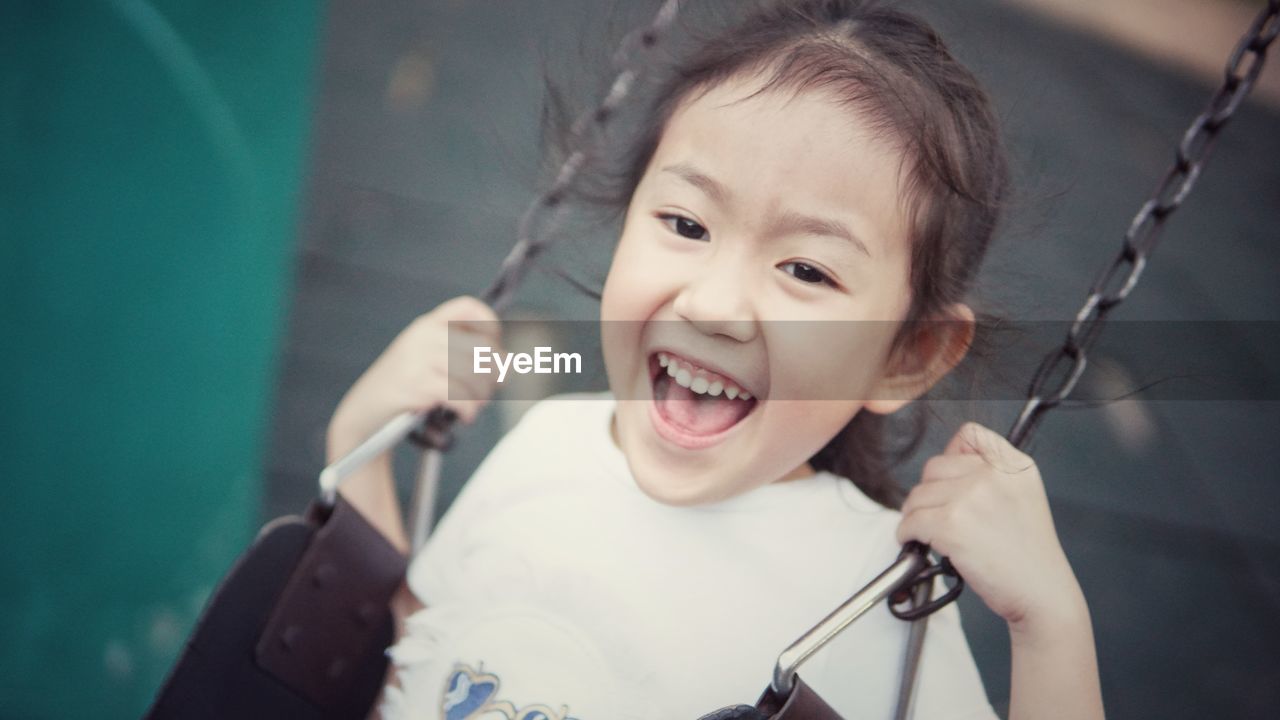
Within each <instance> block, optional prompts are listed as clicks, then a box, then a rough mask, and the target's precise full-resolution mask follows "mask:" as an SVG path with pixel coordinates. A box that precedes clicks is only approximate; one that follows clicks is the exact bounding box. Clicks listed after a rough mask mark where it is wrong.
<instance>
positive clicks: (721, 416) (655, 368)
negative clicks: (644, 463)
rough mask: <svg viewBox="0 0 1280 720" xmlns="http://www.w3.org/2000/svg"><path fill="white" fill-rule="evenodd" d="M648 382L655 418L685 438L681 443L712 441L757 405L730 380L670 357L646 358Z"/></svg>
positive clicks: (666, 354) (667, 355) (681, 359)
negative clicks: (651, 391)
mask: <svg viewBox="0 0 1280 720" xmlns="http://www.w3.org/2000/svg"><path fill="white" fill-rule="evenodd" d="M649 378H650V381H651V382H652V384H653V401H654V407H655V409H656V411H657V414H658V416H659V418H660V419H661V420H662V421H663V422H665V423H667V424H668V425H669V426H671V429H672V430H674V431H676V433H678V434H680V435H683V436H687V437H685V438H680V439H681V440H693V439H695V438H696V439H706V440H713V439H715V437H716V436H718V435H720V434H722V433H724V432H726V431H728V430H729V429H730V428H732V427H733V426H735V425H737V424H738V423H740V422H742V420H743V418H745V417H747V416H748V415H750V414H751V411H752V410H754V409H755V408H756V405H757V404H758V400H757V399H756V398H755V397H752V395H751V394H750V393H749V392H746V391H744V390H743V389H742V388H741V387H740V386H739V385H738V384H737V383H736V382H734V381H733V380H732V379H730V378H726V377H723V376H721V375H718V374H716V373H714V372H710V371H707V370H705V369H703V368H700V367H698V366H697V365H696V364H694V363H692V362H690V361H688V360H685V359H684V358H680V357H677V356H675V355H672V354H670V353H665V352H660V353H654V354H653V355H651V356H649ZM681 444H685V445H689V444H690V443H688V442H682V443H681Z"/></svg>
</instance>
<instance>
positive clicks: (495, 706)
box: [440, 663, 575, 720]
mask: <svg viewBox="0 0 1280 720" xmlns="http://www.w3.org/2000/svg"><path fill="white" fill-rule="evenodd" d="M501 685H502V681H501V680H500V679H499V678H498V676H497V675H494V674H493V673H486V672H485V671H484V664H483V663H481V665H480V669H479V670H475V669H472V668H471V667H469V666H467V665H463V664H461V663H459V664H458V665H455V666H454V668H453V672H451V673H449V677H448V679H447V680H445V684H444V694H443V696H442V697H441V698H440V714H441V715H443V716H444V719H445V720H473V719H474V720H479V718H481V717H482V716H483V715H487V714H489V713H498V716H499V717H503V718H506V720H575V718H571V717H569V708H568V706H561V708H560V712H556V711H555V710H552V709H551V708H550V707H548V706H546V705H542V704H537V705H526V706H525V707H522V708H519V709H517V708H516V706H515V705H514V704H512V703H510V702H507V701H506V700H496V699H495V696H496V695H497V694H498V688H499V687H500V686H501ZM490 717H493V716H490Z"/></svg>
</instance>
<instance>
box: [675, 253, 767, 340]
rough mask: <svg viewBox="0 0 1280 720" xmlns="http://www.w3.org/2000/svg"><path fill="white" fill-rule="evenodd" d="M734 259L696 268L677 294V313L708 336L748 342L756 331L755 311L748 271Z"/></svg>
mask: <svg viewBox="0 0 1280 720" xmlns="http://www.w3.org/2000/svg"><path fill="white" fill-rule="evenodd" d="M734 265H735V264H734V263H732V262H721V263H715V264H712V266H711V267H708V268H702V269H700V270H698V271H695V273H694V275H693V276H692V277H691V278H690V279H689V280H688V282H686V283H685V284H684V287H683V288H681V289H680V291H679V293H678V294H677V295H676V299H675V302H674V303H673V305H672V307H673V309H674V310H675V312H676V314H677V315H679V316H680V317H681V318H683V319H684V320H687V321H689V322H690V323H693V325H694V327H696V328H698V330H699V331H701V332H703V333H705V334H707V335H724V336H726V337H730V338H732V339H734V340H737V341H738V342H748V341H750V340H751V339H752V338H753V337H755V334H756V332H757V328H756V313H755V309H754V305H753V304H752V301H751V294H750V288H749V287H748V284H749V283H748V282H747V278H746V276H745V272H744V270H743V269H742V268H741V267H734Z"/></svg>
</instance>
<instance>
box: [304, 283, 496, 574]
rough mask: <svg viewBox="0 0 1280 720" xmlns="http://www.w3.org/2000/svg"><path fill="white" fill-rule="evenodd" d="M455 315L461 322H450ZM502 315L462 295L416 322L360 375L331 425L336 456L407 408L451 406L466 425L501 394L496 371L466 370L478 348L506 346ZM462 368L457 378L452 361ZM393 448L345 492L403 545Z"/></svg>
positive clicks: (360, 473)
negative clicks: (393, 475)
mask: <svg viewBox="0 0 1280 720" xmlns="http://www.w3.org/2000/svg"><path fill="white" fill-rule="evenodd" d="M451 321H452V323H453V326H452V328H451V327H450V322H451ZM500 343H501V333H500V325H499V321H498V316H497V315H496V314H495V313H494V312H493V310H492V309H491V308H490V307H489V306H488V305H486V304H484V303H483V302H481V301H480V300H477V299H476V298H473V297H468V296H463V297H457V298H454V299H452V300H449V301H447V302H445V303H442V304H441V305H439V306H438V307H436V308H435V309H434V310H432V311H431V312H429V313H427V314H425V315H421V316H419V317H418V318H416V319H415V320H414V321H413V322H411V323H410V324H409V326H408V327H406V328H405V329H404V330H403V331H402V332H401V333H400V334H399V335H398V336H396V338H395V340H393V341H392V342H391V344H390V345H389V346H388V347H387V349H386V350H385V351H383V353H382V355H381V356H379V357H378V359H377V360H376V361H374V363H373V365H371V366H370V367H369V369H368V370H366V371H365V373H364V374H363V375H361V376H360V379H358V380H357V381H356V383H355V385H353V386H352V387H351V389H350V390H348V391H347V394H346V395H345V396H344V397H343V398H342V401H341V402H340V403H339V404H338V408H337V410H336V411H334V414H333V418H332V419H331V420H330V421H329V428H328V436H327V437H328V443H327V444H328V451H327V454H328V461H329V462H334V461H335V460H337V459H338V458H340V457H342V456H343V455H345V454H347V453H348V452H350V451H351V450H352V449H354V448H355V447H356V446H357V445H359V444H360V443H361V442H363V441H364V440H365V439H366V438H368V437H369V436H370V435H372V434H373V433H374V432H375V431H377V430H378V429H379V428H381V427H382V426H383V425H384V424H386V423H387V422H388V421H389V420H391V419H392V418H394V417H395V416H397V415H399V414H400V413H402V412H405V411H422V410H426V409H429V408H431V407H433V406H436V405H445V406H447V407H449V408H450V409H452V410H453V411H454V412H456V413H457V414H458V417H459V419H461V420H462V422H464V423H470V422H472V421H474V420H475V417H476V414H477V413H479V412H480V409H481V408H482V407H484V405H485V404H486V403H487V402H488V401H489V398H490V397H491V396H492V395H493V391H494V385H495V381H494V380H492V379H491V378H495V377H496V376H495V375H482V374H476V373H471V372H465V371H462V372H458V371H456V368H470V367H471V363H472V357H473V352H474V350H473V349H474V348H475V347H477V346H488V347H491V348H493V349H494V351H495V352H496V351H500V349H501V346H500ZM451 365H452V366H453V367H455V372H454V373H453V375H452V377H451V376H450V374H449V368H450V366H451ZM390 455H391V454H390V453H386V454H384V455H383V456H382V457H380V458H378V459H377V460H376V461H374V462H371V463H370V464H369V466H368V467H366V468H362V469H360V470H357V471H356V472H355V473H353V474H352V475H351V476H350V477H349V478H348V479H347V480H346V481H344V482H343V484H342V487H341V489H340V492H341V493H342V495H343V496H344V497H345V498H346V499H347V500H348V502H350V503H351V504H352V505H355V506H356V508H357V509H359V510H360V512H361V513H362V514H364V515H365V517H367V518H368V519H369V520H370V521H371V522H373V523H374V524H375V525H377V526H378V529H379V530H381V531H382V532H383V533H384V534H385V535H386V536H387V538H388V539H389V540H391V541H392V542H393V543H395V544H397V545H398V546H399V547H401V548H402V549H407V548H408V540H407V539H406V536H405V533H404V526H403V523H402V520H401V518H400V509H399V505H398V503H397V502H396V497H395V488H394V485H393V483H392V480H391V457H390Z"/></svg>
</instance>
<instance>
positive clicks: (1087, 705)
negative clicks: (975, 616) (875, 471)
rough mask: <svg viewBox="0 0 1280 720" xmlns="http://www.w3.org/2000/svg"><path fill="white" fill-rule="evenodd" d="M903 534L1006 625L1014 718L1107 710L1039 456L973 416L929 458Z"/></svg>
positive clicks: (905, 514) (906, 511)
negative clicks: (938, 557)
mask: <svg viewBox="0 0 1280 720" xmlns="http://www.w3.org/2000/svg"><path fill="white" fill-rule="evenodd" d="M898 540H899V541H900V542H906V541H907V540H919V541H921V542H925V543H928V544H929V545H931V546H932V547H933V548H934V549H935V550H936V551H938V552H939V553H942V554H944V555H947V556H948V557H949V558H950V559H951V562H952V564H954V565H955V567H956V570H958V571H959V572H960V574H961V575H962V576H963V577H964V579H965V583H966V584H967V585H968V586H969V587H971V588H972V589H973V591H974V592H975V593H977V594H978V595H979V596H981V597H982V599H983V601H984V602H986V604H987V607H989V608H991V610H992V611H993V612H995V613H996V614H997V615H999V616H1000V617H1002V618H1004V619H1005V621H1006V622H1007V623H1008V625H1009V638H1010V643H1011V654H1012V661H1013V669H1012V676H1011V678H1010V696H1011V697H1010V705H1009V717H1010V718H1011V719H1012V720H1025V719H1026V718H1062V719H1064V720H1065V719H1067V718H1071V719H1073V720H1074V719H1076V718H1079V719H1081V720H1084V719H1089V720H1094V719H1097V718H1102V717H1103V708H1102V691H1101V685H1100V682H1099V679H1098V660H1097V655H1096V652H1095V650H1094V641H1093V626H1092V623H1091V622H1090V620H1089V608H1088V605H1087V604H1086V603H1085V599H1084V593H1083V592H1082V591H1081V590H1080V584H1079V583H1078V582H1077V580H1076V577H1075V573H1073V572H1072V571H1071V565H1070V564H1069V563H1068V562H1067V557H1066V554H1065V553H1063V551H1062V546H1061V544H1060V543H1059V542H1058V535H1057V533H1056V531H1055V530H1054V527H1053V518H1052V516H1051V515H1050V513H1049V501H1048V498H1047V497H1046V496H1045V492H1044V483H1043V482H1042V481H1041V479H1040V472H1039V470H1038V469H1037V468H1036V464H1035V461H1033V460H1032V459H1031V458H1030V457H1029V456H1027V455H1026V454H1024V453H1022V452H1021V451H1019V450H1018V449H1017V448H1015V447H1013V446H1012V445H1011V444H1009V442H1008V441H1007V440H1005V439H1004V438H1003V437H1001V436H1000V435H999V434H997V433H995V432H993V431H992V430H989V429H987V428H985V427H983V426H981V425H979V424H977V423H966V424H965V425H964V426H963V427H961V428H960V430H959V432H957V433H956V435H955V436H954V437H953V438H952V439H951V441H950V442H949V443H948V444H947V447H946V449H945V450H943V453H942V454H941V455H937V456H935V457H933V458H930V459H929V461H928V462H926V463H925V465H924V470H923V472H922V473H921V479H920V484H919V485H917V486H916V487H915V488H914V489H912V491H911V493H910V494H909V495H908V497H907V500H906V502H905V503H904V504H903V506H902V522H901V523H900V524H899V526H898Z"/></svg>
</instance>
